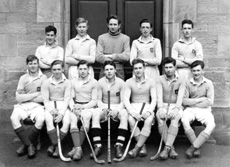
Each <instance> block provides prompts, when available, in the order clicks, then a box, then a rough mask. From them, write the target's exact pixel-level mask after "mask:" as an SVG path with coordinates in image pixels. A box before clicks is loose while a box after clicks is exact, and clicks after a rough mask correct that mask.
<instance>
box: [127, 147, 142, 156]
mask: <svg viewBox="0 0 230 167" xmlns="http://www.w3.org/2000/svg"><path fill="white" fill-rule="evenodd" d="M140 150H141V147H138V146H137V145H136V146H135V147H134V149H132V150H131V151H129V156H130V157H131V158H135V157H136V156H137V154H138V153H139V152H140Z"/></svg>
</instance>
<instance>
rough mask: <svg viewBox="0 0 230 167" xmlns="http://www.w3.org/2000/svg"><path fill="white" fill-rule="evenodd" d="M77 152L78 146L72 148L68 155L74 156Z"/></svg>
mask: <svg viewBox="0 0 230 167" xmlns="http://www.w3.org/2000/svg"><path fill="white" fill-rule="evenodd" d="M75 152H76V148H75V147H73V148H72V150H71V151H70V152H69V153H68V154H67V155H68V157H73V155H74V154H75Z"/></svg>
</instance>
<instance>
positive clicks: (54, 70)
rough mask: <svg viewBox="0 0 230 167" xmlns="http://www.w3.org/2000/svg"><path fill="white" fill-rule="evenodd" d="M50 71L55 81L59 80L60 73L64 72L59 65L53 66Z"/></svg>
mask: <svg viewBox="0 0 230 167" xmlns="http://www.w3.org/2000/svg"><path fill="white" fill-rule="evenodd" d="M51 70H52V74H53V76H54V78H56V79H60V78H61V77H62V73H63V72H64V69H63V68H62V66H61V64H56V65H54V66H53V67H52V69H51Z"/></svg>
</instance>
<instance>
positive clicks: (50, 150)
mask: <svg viewBox="0 0 230 167" xmlns="http://www.w3.org/2000/svg"><path fill="white" fill-rule="evenodd" d="M54 149H55V147H54V145H51V146H49V147H48V149H47V154H48V155H49V156H53V153H54Z"/></svg>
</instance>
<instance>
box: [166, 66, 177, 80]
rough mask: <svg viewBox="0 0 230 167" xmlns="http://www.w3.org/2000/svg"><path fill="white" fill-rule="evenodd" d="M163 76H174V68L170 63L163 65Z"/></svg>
mask: <svg viewBox="0 0 230 167" xmlns="http://www.w3.org/2000/svg"><path fill="white" fill-rule="evenodd" d="M164 70H165V75H166V76H167V77H172V76H173V75H174V74H175V71H176V67H175V66H174V65H173V64H172V63H168V64H165V65H164Z"/></svg>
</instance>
